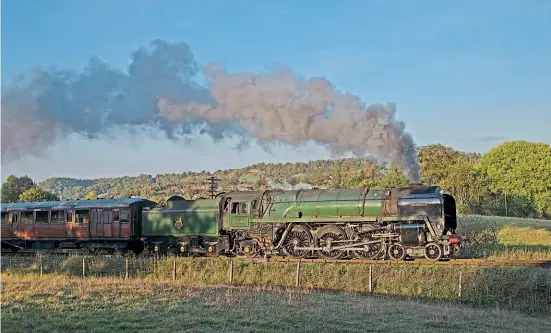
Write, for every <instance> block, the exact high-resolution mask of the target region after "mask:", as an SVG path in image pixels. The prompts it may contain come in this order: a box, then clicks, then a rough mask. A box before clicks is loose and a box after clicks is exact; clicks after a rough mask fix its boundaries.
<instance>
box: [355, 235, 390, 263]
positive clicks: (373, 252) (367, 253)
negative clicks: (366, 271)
mask: <svg viewBox="0 0 551 333" xmlns="http://www.w3.org/2000/svg"><path fill="white" fill-rule="evenodd" d="M372 233H373V231H367V232H362V233H360V234H359V236H360V239H359V241H360V242H362V241H370V240H373V237H371V234H372ZM363 248H364V249H363V250H354V251H352V253H353V254H354V256H356V258H359V259H377V258H378V257H379V256H380V255H381V254H382V253H383V244H382V241H381V242H380V243H377V244H369V245H364V246H363Z"/></svg>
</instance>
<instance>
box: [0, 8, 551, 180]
mask: <svg viewBox="0 0 551 333" xmlns="http://www.w3.org/2000/svg"><path fill="white" fill-rule="evenodd" d="M155 38H161V39H165V40H168V41H174V42H177V41H184V42H186V43H188V44H189V45H190V46H191V48H192V51H193V53H194V54H195V57H196V60H197V61H198V62H200V63H202V64H204V63H207V62H211V61H217V62H220V63H222V64H224V65H225V66H227V68H228V69H229V70H230V71H241V70H247V71H258V70H265V69H267V68H271V67H273V66H275V65H285V66H287V67H290V68H292V69H293V70H294V71H296V72H297V73H298V74H300V75H302V76H305V77H310V76H324V77H326V78H327V79H328V80H330V81H332V82H333V83H334V84H335V85H336V86H337V88H338V89H339V90H343V91H350V92H351V93H353V94H357V95H359V96H361V98H362V99H363V100H364V101H365V102H366V103H386V102H388V101H393V102H396V105H397V118H398V119H399V120H402V121H404V122H405V123H406V129H407V130H408V131H409V132H410V133H411V134H412V135H413V137H414V139H415V141H416V143H417V144H418V145H425V144H431V143H442V144H445V145H450V146H452V147H454V148H456V149H459V150H464V151H472V152H481V153H484V152H486V151H488V150H489V149H491V148H492V147H494V146H496V145H498V144H499V143H501V142H503V141H504V140H518V139H522V140H528V141H537V142H546V143H551V130H550V129H551V2H549V1H546V0H542V1H528V0H516V1H514V0H493V1H490V0H486V1H480V0H476V1H474V0H473V1H445V0H440V1H436V0H432V1H429V0H424V1H423V0H417V1H413V0H402V1H397V0H393V1H388V0H385V1H383V0H379V1H368V0H363V1H352V0H349V1H313V0H304V1H284V0H281V1H237V0H236V1H230V0H228V1H222V0H218V1H212V0H211V1H207V0H203V1H195V2H192V1H183V0H181V1H166V0H135V1H130V0H116V1H114V0H88V1H84V0H65V1H61V0H48V1H46V0H44V1H41V0H34V1H31V0H3V1H2V85H6V83H7V82H9V80H10V79H11V78H13V76H14V75H16V74H17V73H20V72H27V71H29V70H30V69H31V68H32V67H33V66H36V65H40V66H43V67H46V68H47V67H49V66H56V67H58V68H70V69H75V70H80V69H82V68H83V67H84V66H85V65H86V63H87V62H88V60H89V58H90V57H91V56H97V57H99V58H100V59H102V60H104V61H106V62H107V63H109V64H111V65H113V66H115V67H120V68H121V69H125V68H126V66H127V64H128V61H129V56H130V53H131V52H132V51H133V50H135V49H136V48H138V47H140V46H146V45H147V44H148V43H149V42H150V41H151V40H153V39H155ZM230 146H231V145H230V144H229V143H228V144H217V145H214V144H213V143H212V141H211V140H210V139H209V138H207V137H203V138H198V140H197V141H195V142H193V143H191V144H188V143H184V142H181V143H173V142H168V141H166V140H163V139H162V138H160V139H159V140H158V141H153V140H151V139H149V138H148V137H146V136H143V137H137V138H130V137H128V136H124V137H121V138H120V139H118V140H115V141H112V140H111V141H87V140H83V139H78V138H74V139H68V140H66V141H63V142H60V143H59V144H58V145H57V146H55V147H53V148H52V149H51V150H50V151H47V152H45V154H46V155H45V156H44V157H43V158H40V159H39V158H35V157H27V158H23V159H20V160H18V161H16V162H13V163H10V164H6V163H4V162H3V163H2V179H4V178H5V177H6V176H7V175H8V174H10V173H15V174H18V175H22V174H27V175H29V176H31V177H33V178H34V179H37V180H40V179H44V178H47V177H52V176H69V177H84V178H95V177H110V176H119V175H136V174H140V173H148V174H157V173H166V172H182V171H186V170H197V171H200V170H202V169H206V170H216V169H226V168H235V167H241V166H245V165H247V164H251V163H257V162H262V161H265V162H272V161H282V162H286V161H299V160H309V159H317V158H328V157H329V156H330V155H329V153H327V152H325V151H324V149H322V148H320V147H311V146H308V147H303V148H299V149H290V148H288V147H281V148H280V149H278V150H276V151H275V152H274V155H269V154H267V153H265V152H264V151H262V149H260V148H259V147H256V146H254V145H253V147H251V148H250V149H248V150H245V151H243V152H236V151H231V150H230V148H229V147H230ZM81 158H82V160H81ZM80 161H82V163H81V162H80Z"/></svg>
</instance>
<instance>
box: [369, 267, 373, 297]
mask: <svg viewBox="0 0 551 333" xmlns="http://www.w3.org/2000/svg"><path fill="white" fill-rule="evenodd" d="M369 292H370V293H372V292H373V265H372V264H369Z"/></svg>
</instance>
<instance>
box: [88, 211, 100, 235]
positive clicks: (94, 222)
mask: <svg viewBox="0 0 551 333" xmlns="http://www.w3.org/2000/svg"><path fill="white" fill-rule="evenodd" d="M100 215H101V209H92V210H90V237H100V236H103V227H102V225H101V220H100Z"/></svg>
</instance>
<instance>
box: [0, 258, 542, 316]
mask: <svg viewBox="0 0 551 333" xmlns="http://www.w3.org/2000/svg"><path fill="white" fill-rule="evenodd" d="M20 259H22V258H20ZM29 259H30V260H29V261H28V262H27V263H26V264H24V265H22V266H19V267H15V266H10V265H9V264H8V265H6V263H7V262H6V261H5V260H4V258H3V260H2V263H3V265H2V270H3V272H4V273H9V274H20V275H21V276H26V277H29V274H34V277H35V279H37V280H39V274H40V270H39V266H38V265H37V263H38V261H36V260H32V258H29ZM126 259H127V258H122V257H111V258H106V257H89V258H85V276H86V277H110V278H124V277H125V276H126V272H127V271H126V269H127V267H128V277H129V278H130V280H134V279H138V280H140V281H145V282H144V283H157V282H164V281H168V282H172V279H173V278H174V279H175V280H174V283H176V284H181V285H184V284H185V285H188V286H217V285H223V284H228V283H229V276H230V274H229V273H230V268H231V267H233V270H232V271H233V279H232V282H233V284H234V285H241V286H249V287H260V288H271V287H279V288H290V287H296V286H297V280H296V277H297V271H298V273H299V274H298V275H299V284H298V287H300V288H302V289H305V290H323V291H344V292H354V293H369V291H370V285H369V281H370V279H369V276H370V274H371V277H372V279H371V281H372V283H371V290H372V291H373V292H374V293H376V294H389V295H400V296H409V297H415V298H419V299H431V300H438V301H458V302H462V303H465V304H469V305H471V306H476V307H484V308H502V309H507V310H515V311H521V312H523V313H526V314H529V315H540V314H546V315H551V274H549V272H550V271H549V268H539V267H499V266H487V267H478V266H472V265H470V266H464V265H418V264H407V265H393V264H385V263H381V264H376V265H372V266H370V265H365V264H348V263H301V264H300V267H298V268H299V269H297V264H295V263H283V262H268V263H253V262H248V261H243V260H235V259H234V260H233V265H231V266H230V263H229V262H228V261H227V260H223V259H216V258H177V259H173V258H164V259H163V258H161V259H158V260H154V259H153V258H150V259H147V258H128V266H126ZM173 260H175V261H173ZM21 263H23V262H21ZM42 263H43V265H42V267H43V273H44V276H48V275H50V276H51V275H56V274H57V275H59V276H65V277H77V278H81V277H82V272H83V269H82V263H83V260H82V257H69V258H59V257H54V258H51V257H44V258H43V260H42ZM174 264H175V267H176V271H175V272H174V271H173V268H174V266H173V265H174ZM173 274H174V275H173Z"/></svg>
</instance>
